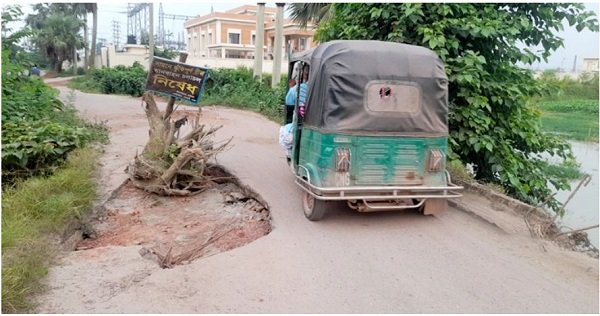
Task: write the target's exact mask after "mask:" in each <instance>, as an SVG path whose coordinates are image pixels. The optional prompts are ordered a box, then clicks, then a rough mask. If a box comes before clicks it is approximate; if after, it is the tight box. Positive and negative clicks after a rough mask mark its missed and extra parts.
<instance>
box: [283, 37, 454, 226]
mask: <svg viewBox="0 0 600 316" xmlns="http://www.w3.org/2000/svg"><path fill="white" fill-rule="evenodd" d="M307 71H308V72H309V75H308V76H306V72H307ZM306 77H308V82H306V84H307V85H308V93H307V94H306V97H305V100H303V101H304V102H303V103H305V104H300V103H301V102H300V84H298V85H297V88H296V89H298V91H297V93H296V95H297V97H296V102H295V106H294V107H293V111H294V112H293V115H292V124H293V125H292V126H293V129H292V130H293V133H294V138H293V147H292V151H291V153H292V155H291V157H290V158H291V159H290V166H291V169H292V172H293V173H294V175H295V176H296V183H297V184H298V185H299V186H300V188H302V190H303V191H304V195H303V209H304V213H305V215H306V217H307V218H308V219H309V220H311V221H317V220H320V219H321V218H322V217H323V216H324V215H325V213H326V211H327V209H328V207H329V206H330V203H329V202H330V201H340V200H342V201H347V204H348V206H349V207H350V208H352V209H354V210H357V211H359V212H368V211H378V210H399V209H410V208H417V209H419V210H421V211H422V212H423V213H424V214H426V215H432V214H438V213H440V212H443V211H445V210H446V209H447V205H448V204H447V199H448V198H457V197H460V196H461V194H460V193H458V192H457V191H458V190H459V189H462V187H459V186H456V185H454V184H452V182H451V179H450V174H449V173H448V172H447V171H446V156H447V150H448V79H447V77H446V73H445V71H444V65H443V63H442V61H441V60H440V59H439V58H438V57H437V56H436V54H435V53H434V52H432V51H431V50H429V49H427V48H424V47H419V46H412V45H406V44H400V43H391V42H381V41H332V42H327V43H323V44H321V45H319V46H318V47H316V48H314V49H311V50H308V51H305V52H302V53H299V54H294V55H292V57H291V58H290V65H289V78H294V79H295V80H296V82H298V83H300V82H302V78H306Z"/></svg>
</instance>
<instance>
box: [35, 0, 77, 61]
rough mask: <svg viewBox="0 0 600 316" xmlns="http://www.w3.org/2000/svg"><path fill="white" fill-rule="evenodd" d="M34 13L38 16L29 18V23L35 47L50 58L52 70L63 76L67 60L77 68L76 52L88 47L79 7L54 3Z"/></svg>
mask: <svg viewBox="0 0 600 316" xmlns="http://www.w3.org/2000/svg"><path fill="white" fill-rule="evenodd" d="M33 9H34V10H35V12H36V13H35V14H30V15H29V16H27V18H26V19H25V22H26V23H27V25H28V26H29V27H31V28H32V30H33V43H35V45H37V47H38V48H39V50H40V52H41V53H42V54H43V55H44V56H46V57H47V58H48V60H49V61H50V64H51V66H52V68H54V69H55V70H56V71H57V72H61V71H62V63H63V61H65V60H68V61H71V63H72V64H73V65H76V64H77V59H78V58H77V53H76V50H77V49H79V48H82V47H83V46H84V41H83V38H82V37H81V36H80V35H79V31H80V29H81V28H82V27H83V23H82V22H81V21H80V20H79V19H78V18H77V16H76V12H77V11H76V7H75V6H74V5H72V4H67V3H52V4H36V5H34V6H33ZM75 68H76V67H75Z"/></svg>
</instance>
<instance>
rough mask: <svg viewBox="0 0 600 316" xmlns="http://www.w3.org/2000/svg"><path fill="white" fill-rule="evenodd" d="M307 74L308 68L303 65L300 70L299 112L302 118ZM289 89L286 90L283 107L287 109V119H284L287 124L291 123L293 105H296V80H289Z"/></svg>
mask: <svg viewBox="0 0 600 316" xmlns="http://www.w3.org/2000/svg"><path fill="white" fill-rule="evenodd" d="M308 72H309V67H308V65H305V66H304V68H303V69H302V80H301V83H300V99H299V101H300V107H301V108H300V110H301V115H302V116H304V102H306V94H307V93H308ZM289 85H290V89H289V90H288V93H287V95H286V96H285V105H286V107H287V111H286V113H288V114H287V115H288V116H289V117H286V122H287V123H291V121H292V114H293V109H294V105H295V104H296V99H297V98H298V94H297V91H298V86H297V84H296V80H294V79H293V78H292V79H291V80H290V83H289Z"/></svg>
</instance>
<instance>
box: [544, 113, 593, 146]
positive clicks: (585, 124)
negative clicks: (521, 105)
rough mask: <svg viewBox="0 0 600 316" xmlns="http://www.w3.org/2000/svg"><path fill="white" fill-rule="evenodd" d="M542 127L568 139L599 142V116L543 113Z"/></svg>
mask: <svg viewBox="0 0 600 316" xmlns="http://www.w3.org/2000/svg"><path fill="white" fill-rule="evenodd" d="M542 127H543V129H544V130H546V131H548V132H552V133H557V134H560V135H563V136H564V137H565V138H567V139H572V140H578V141H589V142H598V115H597V114H586V113H579V112H572V113H558V112H549V111H542Z"/></svg>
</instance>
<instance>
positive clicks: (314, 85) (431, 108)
mask: <svg viewBox="0 0 600 316" xmlns="http://www.w3.org/2000/svg"><path fill="white" fill-rule="evenodd" d="M290 61H291V62H298V61H301V62H305V63H307V64H309V65H310V77H309V82H308V85H309V89H308V99H307V101H306V116H305V118H304V122H303V125H304V127H310V128H315V129H317V130H320V131H322V132H330V133H349V134H352V133H376V134H393V135H405V136H446V135H448V79H447V77H446V72H445V70H444V65H443V63H442V61H441V60H440V59H439V58H438V56H437V55H436V54H435V53H434V52H433V51H431V50H429V49H427V48H424V47H420V46H413V45H407V44H401V43H392V42H381V41H331V42H326V43H323V44H321V45H319V46H318V47H316V48H314V49H311V50H308V51H305V52H301V53H297V54H294V55H293V56H292V58H291V60H290Z"/></svg>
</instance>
